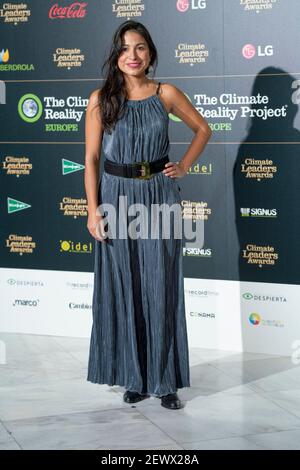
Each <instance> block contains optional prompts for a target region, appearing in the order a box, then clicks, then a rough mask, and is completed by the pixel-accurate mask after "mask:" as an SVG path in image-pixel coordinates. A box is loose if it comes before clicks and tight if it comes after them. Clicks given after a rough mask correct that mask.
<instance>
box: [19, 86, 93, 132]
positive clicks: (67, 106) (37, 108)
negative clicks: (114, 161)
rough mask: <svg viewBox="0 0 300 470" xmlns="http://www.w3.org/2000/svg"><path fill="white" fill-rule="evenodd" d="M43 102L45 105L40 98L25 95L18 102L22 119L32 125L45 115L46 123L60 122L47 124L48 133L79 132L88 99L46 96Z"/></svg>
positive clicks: (29, 94)
mask: <svg viewBox="0 0 300 470" xmlns="http://www.w3.org/2000/svg"><path fill="white" fill-rule="evenodd" d="M43 101H44V105H43V104H42V101H41V100H40V98H39V97H38V96H37V95H34V94H33V93H27V94H25V95H23V96H22V97H21V98H20V99H19V102H18V112H19V116H20V117H21V119H23V121H25V122H27V123H29V124H32V123H35V122H37V121H38V120H39V119H40V118H41V116H42V115H43V113H44V120H45V121H59V122H53V123H49V124H48V123H46V124H45V131H46V132H78V130H79V127H78V123H79V122H80V121H81V120H82V117H83V114H84V112H85V110H86V107H87V105H88V101H89V100H88V99H84V98H81V97H80V96H68V97H67V98H65V99H63V98H56V97H54V96H45V97H44V98H43ZM64 121H65V122H64ZM68 121H71V122H68Z"/></svg>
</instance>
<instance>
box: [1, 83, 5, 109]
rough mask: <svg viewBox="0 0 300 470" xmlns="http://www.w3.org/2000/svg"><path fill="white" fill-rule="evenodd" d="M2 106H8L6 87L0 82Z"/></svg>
mask: <svg viewBox="0 0 300 470" xmlns="http://www.w3.org/2000/svg"><path fill="white" fill-rule="evenodd" d="M0 104H6V85H5V83H4V82H3V81H2V80H0Z"/></svg>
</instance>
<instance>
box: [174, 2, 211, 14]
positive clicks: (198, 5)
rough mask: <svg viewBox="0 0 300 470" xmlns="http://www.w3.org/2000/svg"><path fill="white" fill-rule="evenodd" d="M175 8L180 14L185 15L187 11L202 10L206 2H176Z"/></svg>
mask: <svg viewBox="0 0 300 470" xmlns="http://www.w3.org/2000/svg"><path fill="white" fill-rule="evenodd" d="M176 8H177V10H178V11H179V12H180V13H185V12H186V11H188V10H204V9H205V8H206V0H177V2H176Z"/></svg>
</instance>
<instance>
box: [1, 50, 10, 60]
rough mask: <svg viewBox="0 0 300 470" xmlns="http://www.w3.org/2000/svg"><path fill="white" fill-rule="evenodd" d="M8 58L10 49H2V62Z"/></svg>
mask: <svg viewBox="0 0 300 470" xmlns="http://www.w3.org/2000/svg"><path fill="white" fill-rule="evenodd" d="M8 59H9V52H8V49H6V51H4V49H2V51H1V52H0V64H3V63H5V62H8Z"/></svg>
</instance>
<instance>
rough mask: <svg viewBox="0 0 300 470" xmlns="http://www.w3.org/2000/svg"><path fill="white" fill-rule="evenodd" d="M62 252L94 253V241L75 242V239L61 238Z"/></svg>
mask: <svg viewBox="0 0 300 470" xmlns="http://www.w3.org/2000/svg"><path fill="white" fill-rule="evenodd" d="M59 243H60V252H61V253H62V252H64V253H92V251H93V243H92V242H89V243H83V242H74V241H73V240H60V241H59Z"/></svg>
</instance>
